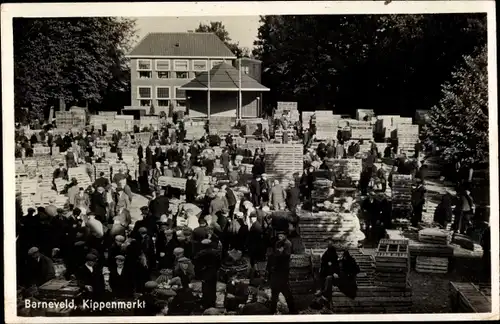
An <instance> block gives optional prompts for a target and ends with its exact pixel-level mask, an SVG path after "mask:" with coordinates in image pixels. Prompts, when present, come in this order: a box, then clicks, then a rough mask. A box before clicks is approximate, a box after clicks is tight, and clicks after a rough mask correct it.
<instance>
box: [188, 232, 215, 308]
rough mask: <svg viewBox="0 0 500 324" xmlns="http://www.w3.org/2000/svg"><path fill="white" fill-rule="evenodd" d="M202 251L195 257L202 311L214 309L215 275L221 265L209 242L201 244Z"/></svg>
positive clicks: (204, 241) (206, 240) (207, 240)
mask: <svg viewBox="0 0 500 324" xmlns="http://www.w3.org/2000/svg"><path fill="white" fill-rule="evenodd" d="M201 243H202V246H203V249H202V250H201V251H200V252H199V253H198V254H197V255H196V256H195V259H194V266H195V271H196V276H197V277H198V278H200V279H201V280H202V288H201V289H202V296H203V297H202V304H203V308H204V309H208V308H210V307H215V303H216V300H217V273H218V270H219V268H220V265H221V259H220V255H219V253H218V252H217V251H216V250H214V249H213V248H212V247H211V243H212V242H211V241H210V240H209V239H205V240H203V241H202V242H201Z"/></svg>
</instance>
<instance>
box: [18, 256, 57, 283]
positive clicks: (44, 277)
mask: <svg viewBox="0 0 500 324" xmlns="http://www.w3.org/2000/svg"><path fill="white" fill-rule="evenodd" d="M28 256H29V257H30V258H29V259H28V262H27V267H26V268H25V269H24V270H25V275H26V281H27V283H28V285H29V286H31V285H35V286H37V287H39V286H41V285H43V284H44V283H46V282H47V281H49V280H51V279H54V278H55V277H56V275H55V270H54V264H53V262H52V260H51V259H50V258H48V257H46V256H45V255H43V254H42V253H40V250H39V249H38V248H37V247H32V248H31V249H29V250H28Z"/></svg>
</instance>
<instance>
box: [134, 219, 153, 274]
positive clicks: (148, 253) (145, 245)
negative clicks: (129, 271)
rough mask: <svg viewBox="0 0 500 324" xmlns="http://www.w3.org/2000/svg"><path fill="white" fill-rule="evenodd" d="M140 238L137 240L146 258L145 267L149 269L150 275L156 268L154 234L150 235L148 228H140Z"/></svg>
mask: <svg viewBox="0 0 500 324" xmlns="http://www.w3.org/2000/svg"><path fill="white" fill-rule="evenodd" d="M138 232H139V236H138V238H137V239H136V240H137V242H138V244H139V246H140V249H141V252H142V254H143V255H144V257H145V260H143V262H144V261H145V267H146V268H147V269H148V273H149V272H150V271H151V270H153V269H155V268H156V255H155V248H154V241H153V237H152V234H150V233H149V232H148V230H147V228H146V227H141V228H139V231H138Z"/></svg>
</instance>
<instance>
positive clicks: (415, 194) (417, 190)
mask: <svg viewBox="0 0 500 324" xmlns="http://www.w3.org/2000/svg"><path fill="white" fill-rule="evenodd" d="M415 181H416V186H414V187H413V190H412V193H411V205H412V208H413V214H412V218H411V225H412V226H413V227H417V226H418V223H420V222H421V221H422V212H423V209H424V205H425V193H426V189H425V187H424V183H423V181H422V179H419V178H416V179H415Z"/></svg>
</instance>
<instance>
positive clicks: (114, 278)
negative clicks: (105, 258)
mask: <svg viewBox="0 0 500 324" xmlns="http://www.w3.org/2000/svg"><path fill="white" fill-rule="evenodd" d="M133 270H134V269H133V268H132V267H130V266H128V265H126V264H125V257H124V256H123V255H121V254H120V255H117V256H115V264H113V265H111V266H110V267H109V286H110V287H111V290H112V292H113V296H114V297H119V298H127V297H128V298H129V297H132V296H133V294H134V290H135V287H134V282H135V281H134V280H133V279H134V272H133Z"/></svg>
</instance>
